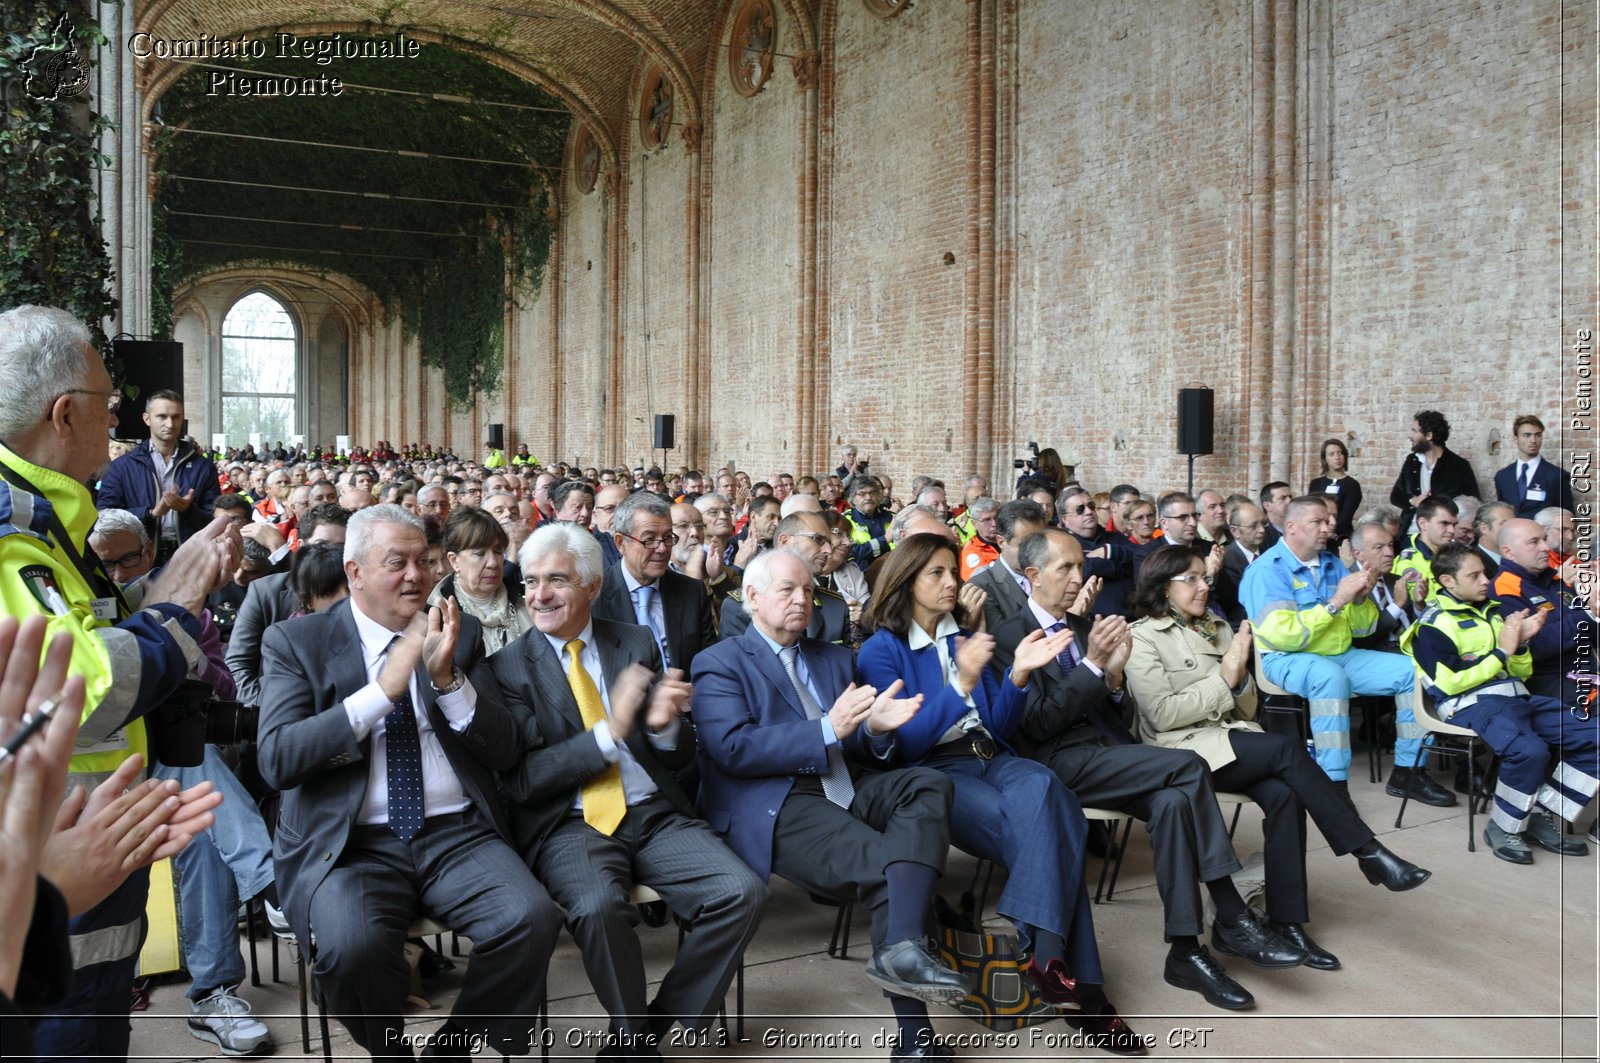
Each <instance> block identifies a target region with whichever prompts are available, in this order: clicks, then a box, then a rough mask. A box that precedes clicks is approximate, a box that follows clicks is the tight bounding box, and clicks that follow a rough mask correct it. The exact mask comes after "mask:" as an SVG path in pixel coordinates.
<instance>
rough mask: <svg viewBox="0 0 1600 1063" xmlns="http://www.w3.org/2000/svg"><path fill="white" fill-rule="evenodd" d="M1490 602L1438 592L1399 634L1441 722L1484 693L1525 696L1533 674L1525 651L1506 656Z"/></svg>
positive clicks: (1502, 623) (1496, 610)
mask: <svg viewBox="0 0 1600 1063" xmlns="http://www.w3.org/2000/svg"><path fill="white" fill-rule="evenodd" d="M1499 609H1500V603H1499V602H1497V601H1495V600H1494V599H1493V598H1490V599H1489V600H1487V601H1485V602H1481V603H1479V604H1477V605H1471V604H1468V603H1467V602H1463V601H1460V600H1458V599H1457V598H1456V597H1455V596H1454V595H1452V594H1451V593H1450V592H1449V591H1444V590H1441V591H1440V592H1439V596H1438V597H1437V598H1435V599H1434V605H1433V606H1432V607H1431V608H1430V609H1428V610H1427V611H1426V612H1424V613H1423V614H1422V616H1421V617H1419V618H1418V619H1417V622H1416V623H1415V624H1412V625H1411V626H1410V627H1409V628H1407V629H1406V630H1405V631H1404V632H1403V633H1402V634H1401V635H1400V648H1401V649H1402V650H1404V651H1406V652H1407V653H1409V654H1410V655H1411V656H1412V658H1413V659H1415V660H1416V662H1417V666H1418V667H1419V668H1421V669H1422V674H1423V675H1424V676H1426V677H1427V687H1428V693H1429V694H1431V695H1433V699H1434V703H1435V705H1436V706H1437V708H1438V710H1439V714H1440V715H1441V716H1442V717H1444V718H1445V719H1449V717H1450V716H1451V715H1453V714H1454V713H1455V712H1457V711H1458V710H1460V709H1464V708H1466V707H1467V706H1468V705H1470V704H1472V703H1473V702H1474V701H1476V700H1477V699H1478V697H1479V696H1481V695H1483V694H1505V695H1509V696H1513V697H1517V696H1521V695H1523V694H1526V693H1527V692H1528V691H1527V688H1526V687H1524V686H1523V685H1522V680H1524V679H1526V678H1528V676H1530V675H1532V674H1533V657H1532V655H1531V654H1529V652H1528V650H1527V648H1526V647H1523V648H1522V649H1521V651H1520V652H1518V653H1513V654H1507V653H1506V652H1505V651H1504V650H1502V649H1501V648H1500V629H1501V628H1503V627H1505V621H1504V620H1503V619H1502V618H1501V616H1500V614H1499Z"/></svg>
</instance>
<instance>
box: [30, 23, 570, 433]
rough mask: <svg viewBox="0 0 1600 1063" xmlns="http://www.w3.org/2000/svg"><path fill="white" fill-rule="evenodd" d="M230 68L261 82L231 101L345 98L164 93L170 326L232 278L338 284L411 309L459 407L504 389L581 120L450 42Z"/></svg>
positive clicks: (207, 90) (189, 81) (410, 327)
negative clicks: (271, 85)
mask: <svg viewBox="0 0 1600 1063" xmlns="http://www.w3.org/2000/svg"><path fill="white" fill-rule="evenodd" d="M0 2H4V0H0ZM363 39H364V38H361V37H353V36H352V35H350V34H345V35H343V36H342V40H343V41H344V42H349V41H352V40H354V41H358V42H359V41H361V40H363ZM373 40H385V41H391V42H392V41H393V40H394V37H393V36H392V35H390V36H388V37H385V38H373ZM312 47H313V48H315V47H316V45H314V44H313V45H312ZM267 51H268V52H269V53H271V52H272V51H273V49H272V48H271V47H270V45H269V47H268V48H267ZM324 58H327V57H326V56H325V57H324ZM224 65H226V66H227V67H229V68H236V69H238V70H248V71H249V72H250V73H248V74H246V73H237V74H235V76H234V79H233V81H232V82H231V85H232V86H233V87H234V89H235V90H236V89H237V86H238V84H239V83H240V81H242V80H246V79H248V78H250V77H255V76H271V75H282V76H287V77H290V78H294V79H300V78H316V79H322V78H326V79H329V80H330V81H331V80H332V79H334V78H338V79H340V81H342V82H343V83H344V84H345V86H346V88H345V89H344V91H343V93H342V94H341V95H338V96H331V95H298V94H297V95H293V96H276V97H274V96H262V95H258V94H255V93H252V94H250V95H241V94H238V93H237V92H236V91H235V92H234V94H229V93H228V92H227V91H223V92H220V93H218V94H211V93H212V92H214V91H215V90H216V89H217V88H218V83H217V75H218V74H220V73H225V72H221V71H217V70H215V69H214V68H208V67H195V68H193V69H192V70H191V71H190V72H189V73H187V74H185V75H184V76H183V77H182V78H180V79H179V80H178V81H177V82H176V83H175V84H174V85H173V86H172V88H170V89H169V90H168V91H167V93H166V94H165V95H164V96H163V97H162V98H161V101H160V105H159V112H158V117H159V119H160V123H161V125H162V126H163V128H162V129H161V130H160V132H159V133H158V135H157V138H156V152H157V154H156V170H157V172H158V173H159V174H160V185H159V192H158V194H157V200H156V212H155V213H156V244H155V247H154V249H153V250H154V252H155V255H154V274H155V275H154V276H153V278H152V282H153V284H154V286H155V288H156V295H155V305H156V312H157V316H158V318H159V319H160V320H159V324H160V325H161V326H162V328H163V329H165V330H170V328H171V297H172V290H173V288H174V287H175V286H176V285H177V284H180V283H182V282H183V281H185V280H188V279H191V278H194V277H198V276H201V275H203V274H205V273H208V272H211V271H214V270H217V269H220V268H224V267H230V266H240V265H250V264H256V265H274V266H291V267H299V268H304V269H310V270H325V271H334V272H339V273H343V274H345V275H347V276H349V277H351V278H353V279H355V280H357V281H359V282H360V283H362V284H364V285H366V286H367V287H368V288H370V289H371V290H372V291H373V292H374V293H376V295H377V296H378V297H379V298H380V299H381V300H382V301H383V304H384V307H385V309H386V310H387V311H388V312H390V313H398V314H399V316H400V320H401V322H402V325H403V327H404V331H405V332H406V334H407V335H408V336H415V337H416V338H417V341H418V346H419V347H420V349H421V355H422V361H423V363H424V364H425V365H430V366H435V367H437V368H439V369H440V370H442V373H443V377H444V382H445V387H446V391H447V393H448V396H449V399H450V401H451V402H452V403H453V404H454V405H455V406H456V407H457V408H465V407H468V406H470V405H472V404H473V403H474V402H475V401H476V399H477V397H478V396H479V395H480V394H482V393H492V392H493V391H495V390H497V389H498V387H499V384H500V372H501V368H502V366H503V364H504V359H505V335H504V333H505V312H506V308H507V304H508V301H510V300H513V299H516V298H518V297H519V296H522V295H529V294H531V293H535V292H537V291H538V288H539V285H540V283H541V281H542V279H543V275H544V269H545V265H546V262H547V259H548V256H549V253H550V237H551V224H552V222H551V218H550V202H549V198H548V197H549V193H548V189H547V181H549V182H553V181H554V180H555V178H556V175H557V172H558V169H559V167H560V165H561V156H562V149H563V145H564V143H565V141H566V136H567V130H568V127H569V125H570V123H571V120H572V119H571V115H570V113H569V112H567V111H566V109H565V107H564V106H563V104H562V103H561V102H560V101H559V100H557V99H555V98H553V97H551V96H549V95H548V94H547V93H545V92H543V91H541V90H540V89H538V88H537V87H536V86H533V85H531V84H529V83H528V82H526V81H523V80H522V79H520V78H518V77H516V76H514V75H512V74H510V73H507V72H506V71H503V70H500V69H499V68H497V67H495V66H493V65H491V64H489V63H487V62H485V61H483V60H482V59H479V58H477V57H475V56H472V55H469V54H467V53H465V52H461V51H456V50H453V49H450V48H447V47H444V46H441V45H420V46H418V47H417V54H416V55H415V57H414V58H401V57H388V58H373V57H368V58H331V59H329V61H327V62H326V63H325V64H323V65H318V64H317V63H316V62H314V61H313V60H310V59H303V58H302V59H278V58H276V57H275V56H272V55H269V57H268V58H263V59H256V60H244V59H230V60H227V61H226V63H225V64H224ZM228 84H230V83H227V82H224V84H223V86H222V87H223V88H224V89H226V88H227V87H228ZM355 85H362V86H374V87H379V88H389V89H399V90H403V92H404V93H407V94H417V95H406V94H394V93H384V92H371V91H364V90H362V89H359V88H353V87H351V86H355ZM430 94H438V95H437V96H436V95H430ZM439 96H444V97H448V98H447V99H440V98H438V97H439ZM464 101H480V102H464ZM506 104H510V105H513V106H505V105H506ZM219 134H226V135H219ZM325 145H345V146H347V147H343V148H341V147H329V146H325ZM351 148H358V149H374V150H350V149H351ZM400 153H404V154H400ZM341 193H343V194H341Z"/></svg>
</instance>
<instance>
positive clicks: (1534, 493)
mask: <svg viewBox="0 0 1600 1063" xmlns="http://www.w3.org/2000/svg"><path fill="white" fill-rule="evenodd" d="M1527 497H1528V501H1529V502H1543V501H1544V488H1542V487H1530V488H1528V496H1527Z"/></svg>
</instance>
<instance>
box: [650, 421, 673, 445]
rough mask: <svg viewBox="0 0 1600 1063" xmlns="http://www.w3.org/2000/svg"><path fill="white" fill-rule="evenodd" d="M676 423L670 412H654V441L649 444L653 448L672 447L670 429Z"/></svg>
mask: <svg viewBox="0 0 1600 1063" xmlns="http://www.w3.org/2000/svg"><path fill="white" fill-rule="evenodd" d="M676 423H677V418H676V417H674V416H673V415H672V414H670V413H658V414H656V432H655V437H654V438H655V442H654V443H652V444H651V446H652V447H653V448H654V449H656V450H671V449H672V429H673V426H674V425H675V424H676Z"/></svg>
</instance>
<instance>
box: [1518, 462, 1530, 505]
mask: <svg viewBox="0 0 1600 1063" xmlns="http://www.w3.org/2000/svg"><path fill="white" fill-rule="evenodd" d="M1518 468H1520V469H1521V470H1522V471H1521V472H1519V473H1518V474H1517V501H1518V502H1526V501H1527V499H1528V463H1527V462H1523V463H1522V464H1521V465H1519V466H1518Z"/></svg>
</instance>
